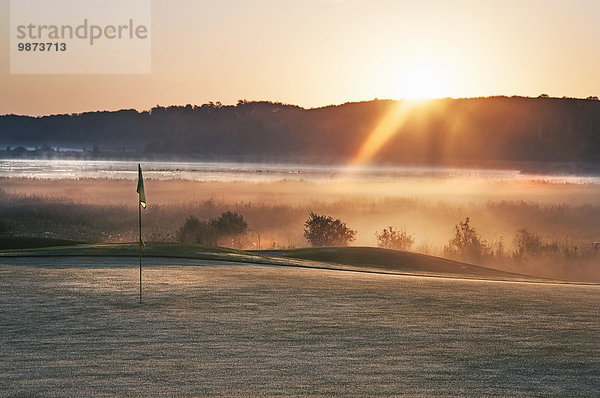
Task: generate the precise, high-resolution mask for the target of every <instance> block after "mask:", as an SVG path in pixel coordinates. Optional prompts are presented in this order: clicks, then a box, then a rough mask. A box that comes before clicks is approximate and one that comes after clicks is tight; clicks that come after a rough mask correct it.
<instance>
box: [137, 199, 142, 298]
mask: <svg viewBox="0 0 600 398" xmlns="http://www.w3.org/2000/svg"><path fill="white" fill-rule="evenodd" d="M138 216H139V217H138V220H139V223H138V224H139V226H140V240H139V242H138V252H139V255H140V304H142V204H141V203H139V201H138Z"/></svg>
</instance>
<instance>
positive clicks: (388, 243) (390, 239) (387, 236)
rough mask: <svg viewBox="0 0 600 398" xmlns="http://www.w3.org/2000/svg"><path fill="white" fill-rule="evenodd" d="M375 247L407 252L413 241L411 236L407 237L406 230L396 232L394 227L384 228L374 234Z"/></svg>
mask: <svg viewBox="0 0 600 398" xmlns="http://www.w3.org/2000/svg"><path fill="white" fill-rule="evenodd" d="M375 236H376V237H377V245H378V246H379V247H384V248H386V249H394V250H409V249H410V248H411V246H412V245H413V243H415V240H414V239H413V236H412V235H408V234H407V233H406V230H404V229H403V230H402V231H399V230H396V229H394V227H391V226H390V227H388V228H384V229H383V231H381V233H380V232H375Z"/></svg>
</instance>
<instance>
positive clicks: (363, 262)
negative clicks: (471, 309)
mask: <svg viewBox="0 0 600 398" xmlns="http://www.w3.org/2000/svg"><path fill="white" fill-rule="evenodd" d="M285 257H292V258H297V259H304V260H312V261H320V262H328V263H335V264H346V265H353V266H359V267H366V268H369V269H376V270H382V271H392V272H400V273H419V274H424V275H429V274H432V275H449V276H467V277H476V278H486V279H487V278H491V279H496V278H499V279H515V278H516V279H522V278H529V277H528V276H525V275H519V274H514V273H510V272H503V271H498V270H494V269H491V268H485V267H479V266H476V265H471V264H466V263H461V262H458V261H453V260H448V259H444V258H439V257H433V256H428V255H425V254H419V253H411V252H402V251H397V250H389V249H380V248H376V247H319V248H305V249H294V250H288V251H287V252H286V254H285Z"/></svg>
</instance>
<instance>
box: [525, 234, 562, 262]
mask: <svg viewBox="0 0 600 398" xmlns="http://www.w3.org/2000/svg"><path fill="white" fill-rule="evenodd" d="M515 247H516V249H517V251H516V253H515V257H516V258H517V259H524V258H526V257H538V256H540V255H542V254H545V253H555V252H556V251H558V244H557V243H556V242H552V243H544V242H542V238H540V236H539V235H538V234H536V233H535V232H531V231H529V230H528V229H527V228H520V229H518V230H517V235H516V236H515Z"/></svg>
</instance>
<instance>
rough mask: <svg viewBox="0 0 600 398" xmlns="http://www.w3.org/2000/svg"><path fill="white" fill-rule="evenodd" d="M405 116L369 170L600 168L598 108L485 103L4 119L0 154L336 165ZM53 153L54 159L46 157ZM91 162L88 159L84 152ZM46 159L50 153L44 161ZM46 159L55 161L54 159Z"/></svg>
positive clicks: (559, 101) (241, 105)
mask: <svg viewBox="0 0 600 398" xmlns="http://www.w3.org/2000/svg"><path fill="white" fill-rule="evenodd" d="M399 106H404V108H403V109H407V110H408V111H407V112H408V113H407V114H406V117H405V118H402V123H400V124H399V125H398V126H396V127H394V128H393V130H394V134H393V135H392V137H391V138H390V139H389V141H387V143H386V144H385V145H384V146H383V148H382V149H381V150H380V151H379V152H378V153H377V155H376V156H375V157H374V159H373V162H374V163H382V164H420V165H422V164H427V165H458V164H465V163H467V164H468V163H476V164H477V163H489V162H514V161H517V162H532V161H533V162H581V163H591V164H595V165H600V101H598V100H597V99H596V98H591V99H585V100H584V99H571V98H548V97H540V98H524V97H487V98H468V99H439V100H433V101H429V102H422V103H418V104H410V105H409V104H408V102H404V103H403V102H402V101H393V100H373V101H367V102H357V103H346V104H342V105H332V106H326V107H322V108H315V109H304V108H301V107H298V106H294V105H286V104H281V103H272V102H248V101H239V102H238V104H237V105H231V106H225V105H221V104H219V103H216V104H214V103H209V104H204V105H202V106H192V105H187V106H170V107H166V108H165V107H160V106H157V107H155V108H152V109H151V110H150V111H144V112H138V111H136V110H120V111H115V112H87V113H82V114H71V115H53V116H44V117H29V116H17V115H5V116H0V145H2V148H4V147H6V146H12V149H11V151H9V152H5V153H4V154H5V155H10V154H11V153H12V154H13V155H14V154H15V148H14V146H19V145H22V146H41V145H44V144H46V148H48V147H57V146H59V147H72V148H74V147H77V148H81V147H82V146H86V147H88V148H91V147H93V146H94V145H95V146H96V153H95V155H98V154H102V153H108V152H106V151H110V150H113V151H114V150H116V149H119V148H126V149H127V150H133V151H135V152H136V154H137V155H136V156H141V157H147V158H159V159H160V158H165V159H168V158H182V159H194V160H216V159H230V160H251V161H290V162H314V161H318V162H320V163H340V162H342V163H343V162H347V161H349V160H350V159H352V158H353V157H355V155H356V154H357V153H358V151H359V149H360V147H361V146H362V144H363V143H364V142H365V140H366V139H367V137H368V136H369V135H370V134H371V132H372V131H373V130H374V128H375V127H376V126H377V125H378V124H379V123H380V122H381V121H382V120H383V119H384V118H385V117H386V115H387V114H389V113H390V112H394V111H395V110H396V109H397V108H398V107H399ZM46 152H51V151H46ZM90 153H91V152H90ZM47 154H48V153H47ZM50 155H51V154H50Z"/></svg>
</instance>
